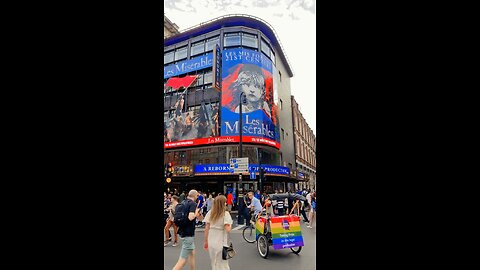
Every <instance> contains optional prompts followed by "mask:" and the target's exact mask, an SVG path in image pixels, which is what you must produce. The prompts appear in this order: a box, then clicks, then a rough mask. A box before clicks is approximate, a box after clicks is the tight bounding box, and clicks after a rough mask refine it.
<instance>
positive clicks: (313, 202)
mask: <svg viewBox="0 0 480 270" xmlns="http://www.w3.org/2000/svg"><path fill="white" fill-rule="evenodd" d="M309 195H310V196H309ZM309 198H310V200H309V202H308V203H309V204H310V211H309V213H308V220H309V221H310V222H309V224H308V226H307V228H310V229H311V228H313V227H312V224H313V217H314V215H315V208H316V205H317V200H316V198H315V193H311V194H308V195H307V200H308V199H309Z"/></svg>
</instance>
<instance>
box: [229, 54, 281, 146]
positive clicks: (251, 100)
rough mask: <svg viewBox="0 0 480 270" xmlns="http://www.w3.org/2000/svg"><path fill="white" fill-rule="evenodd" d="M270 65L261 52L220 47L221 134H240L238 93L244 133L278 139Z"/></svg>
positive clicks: (276, 112)
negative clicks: (243, 97)
mask: <svg viewBox="0 0 480 270" xmlns="http://www.w3.org/2000/svg"><path fill="white" fill-rule="evenodd" d="M272 70H273V65H272V62H271V60H270V59H268V58H267V57H265V56H264V55H263V54H262V53H260V52H257V51H253V50H248V49H244V48H236V49H225V50H223V63H222V76H223V77H222V99H221V116H222V118H221V136H239V135H240V130H239V129H240V127H239V115H240V114H239V104H240V95H241V93H244V95H245V99H246V104H244V105H243V106H242V111H243V113H242V120H243V129H242V132H243V134H242V135H243V136H251V137H260V138H265V139H269V140H272V141H276V142H280V137H279V134H278V111H277V105H276V104H275V102H274V87H273V75H272Z"/></svg>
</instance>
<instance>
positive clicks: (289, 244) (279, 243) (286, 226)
mask: <svg viewBox="0 0 480 270" xmlns="http://www.w3.org/2000/svg"><path fill="white" fill-rule="evenodd" d="M265 222H267V221H266V219H265V218H263V217H260V218H259V219H258V220H257V223H256V224H255V232H256V239H257V240H258V236H259V235H260V233H263V231H264V229H263V228H264V225H265ZM270 229H271V231H272V246H273V249H284V248H293V247H300V246H304V243H303V236H302V231H301V229H300V217H298V216H296V215H290V216H276V217H271V218H270Z"/></svg>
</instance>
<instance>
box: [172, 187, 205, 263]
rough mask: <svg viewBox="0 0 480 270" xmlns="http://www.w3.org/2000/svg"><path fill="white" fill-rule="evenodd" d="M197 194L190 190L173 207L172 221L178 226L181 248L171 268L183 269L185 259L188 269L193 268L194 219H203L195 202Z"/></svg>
mask: <svg viewBox="0 0 480 270" xmlns="http://www.w3.org/2000/svg"><path fill="white" fill-rule="evenodd" d="M198 195H199V194H198V192H197V191H196V190H194V189H192V190H190V192H188V197H187V198H186V199H185V200H184V201H183V202H182V203H179V204H178V205H177V207H176V208H175V216H174V220H173V222H174V223H175V225H177V226H178V234H179V235H180V239H181V240H182V249H181V251H180V257H179V258H178V261H177V264H175V266H174V267H173V270H181V269H183V266H185V264H186V263H187V261H188V263H189V265H190V270H195V219H197V218H198V219H199V220H203V216H202V214H201V213H200V209H199V208H198V207H197V204H196V203H195V201H196V200H197V198H198Z"/></svg>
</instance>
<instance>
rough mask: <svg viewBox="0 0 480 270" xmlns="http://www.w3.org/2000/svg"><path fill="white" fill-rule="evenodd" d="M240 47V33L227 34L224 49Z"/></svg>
mask: <svg viewBox="0 0 480 270" xmlns="http://www.w3.org/2000/svg"><path fill="white" fill-rule="evenodd" d="M239 45H241V40H240V33H228V34H225V38H224V39H223V46H224V47H230V46H239Z"/></svg>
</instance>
